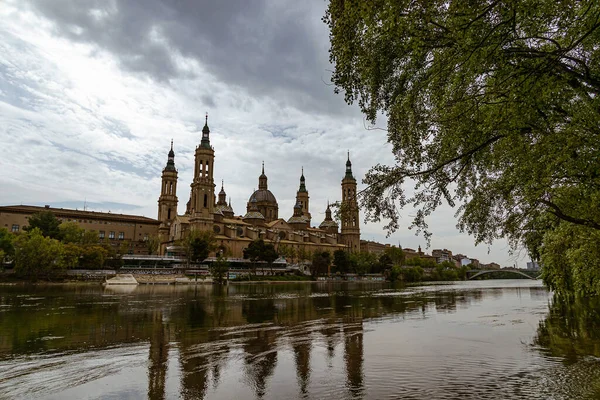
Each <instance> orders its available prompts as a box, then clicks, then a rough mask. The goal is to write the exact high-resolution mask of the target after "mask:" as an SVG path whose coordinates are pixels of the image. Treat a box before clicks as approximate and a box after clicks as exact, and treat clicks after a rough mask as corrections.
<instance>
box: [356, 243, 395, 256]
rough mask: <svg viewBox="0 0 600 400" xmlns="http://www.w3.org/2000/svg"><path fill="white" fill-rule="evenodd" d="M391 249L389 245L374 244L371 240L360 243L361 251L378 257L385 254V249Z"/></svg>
mask: <svg viewBox="0 0 600 400" xmlns="http://www.w3.org/2000/svg"><path fill="white" fill-rule="evenodd" d="M389 247H391V246H390V245H389V244H383V243H378V242H373V241H370V240H361V241H360V251H366V252H369V253H373V254H375V255H377V257H379V256H381V255H382V254H383V253H385V249H387V248H389Z"/></svg>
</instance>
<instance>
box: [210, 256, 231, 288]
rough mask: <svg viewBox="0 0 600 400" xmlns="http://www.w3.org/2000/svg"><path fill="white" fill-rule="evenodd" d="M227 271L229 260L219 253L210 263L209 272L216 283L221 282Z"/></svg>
mask: <svg viewBox="0 0 600 400" xmlns="http://www.w3.org/2000/svg"><path fill="white" fill-rule="evenodd" d="M228 271H229V262H228V261H227V258H226V257H224V256H223V255H221V254H219V255H218V256H217V260H216V261H215V262H213V263H212V264H211V265H210V274H211V275H212V277H213V280H214V281H215V282H217V283H223V281H224V280H225V276H226V274H227V272H228Z"/></svg>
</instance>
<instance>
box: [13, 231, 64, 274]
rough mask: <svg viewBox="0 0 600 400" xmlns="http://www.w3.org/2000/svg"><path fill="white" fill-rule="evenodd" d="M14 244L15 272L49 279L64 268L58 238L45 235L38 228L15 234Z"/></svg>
mask: <svg viewBox="0 0 600 400" xmlns="http://www.w3.org/2000/svg"><path fill="white" fill-rule="evenodd" d="M14 246H15V273H16V274H17V275H18V276H22V277H27V278H29V279H32V280H37V279H39V278H44V279H50V278H53V277H56V276H57V275H59V274H60V273H61V272H62V271H63V269H64V263H63V257H64V249H63V245H62V243H60V242H59V241H58V240H55V239H51V238H50V237H45V236H44V235H43V234H42V231H41V230H40V229H39V228H33V229H30V230H28V231H27V232H26V233H24V234H21V235H19V236H17V238H16V239H15V241H14Z"/></svg>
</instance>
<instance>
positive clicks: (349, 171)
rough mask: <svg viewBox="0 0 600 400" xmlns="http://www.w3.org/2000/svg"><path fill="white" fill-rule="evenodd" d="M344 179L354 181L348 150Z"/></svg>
mask: <svg viewBox="0 0 600 400" xmlns="http://www.w3.org/2000/svg"><path fill="white" fill-rule="evenodd" d="M344 179H354V176H353V175H352V162H351V161H350V150H348V161H346V176H345V177H344Z"/></svg>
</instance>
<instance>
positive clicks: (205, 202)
mask: <svg viewBox="0 0 600 400" xmlns="http://www.w3.org/2000/svg"><path fill="white" fill-rule="evenodd" d="M207 207H208V195H206V194H204V208H207Z"/></svg>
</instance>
